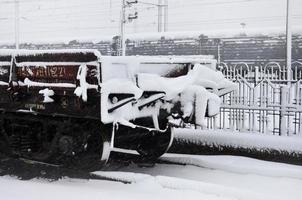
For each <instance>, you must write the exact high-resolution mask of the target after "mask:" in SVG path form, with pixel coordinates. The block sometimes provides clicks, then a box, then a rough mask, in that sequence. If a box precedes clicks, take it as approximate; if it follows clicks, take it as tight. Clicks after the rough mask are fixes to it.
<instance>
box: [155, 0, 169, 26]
mask: <svg viewBox="0 0 302 200" xmlns="http://www.w3.org/2000/svg"><path fill="white" fill-rule="evenodd" d="M156 6H157V10H158V11H157V16H158V17H157V31H158V32H163V31H164V32H165V31H167V30H168V27H167V24H168V0H158V4H157V5H156Z"/></svg>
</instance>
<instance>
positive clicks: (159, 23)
mask: <svg viewBox="0 0 302 200" xmlns="http://www.w3.org/2000/svg"><path fill="white" fill-rule="evenodd" d="M157 10H158V11H157V31H158V32H162V27H163V25H162V23H163V21H162V20H163V6H162V0H158V6H157Z"/></svg>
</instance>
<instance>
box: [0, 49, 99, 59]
mask: <svg viewBox="0 0 302 200" xmlns="http://www.w3.org/2000/svg"><path fill="white" fill-rule="evenodd" d="M60 53H67V54H73V53H83V54H87V53H93V54H94V55H95V56H96V57H98V58H100V57H101V53H100V52H99V51H98V50H96V49H46V50H44V49H43V50H27V49H18V50H16V49H0V56H7V55H15V56H27V55H39V54H60Z"/></svg>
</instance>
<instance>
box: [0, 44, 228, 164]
mask: <svg viewBox="0 0 302 200" xmlns="http://www.w3.org/2000/svg"><path fill="white" fill-rule="evenodd" d="M171 59H172V58H169V60H167V58H151V57H103V56H101V55H100V53H99V52H98V51H95V50H42V51H41V50H39V51H32V50H21V51H20V50H19V51H14V50H2V51H0V92H1V95H0V111H1V117H0V125H1V133H0V150H1V151H2V152H4V153H6V154H9V155H14V156H19V157H23V158H28V159H33V160H38V161H43V162H50V163H55V164H62V163H63V164H66V165H69V166H75V167H90V166H91V165H93V166H94V165H95V164H104V163H106V161H107V160H108V158H109V154H110V151H124V152H128V151H125V150H129V149H130V150H135V151H137V152H138V153H140V154H141V155H142V156H143V157H145V158H148V159H154V158H157V157H159V156H161V155H162V154H163V153H165V152H166V151H167V150H168V149H169V146H170V145H171V143H172V140H173V134H172V131H171V124H170V123H169V120H171V119H175V118H178V119H183V120H185V121H186V122H189V123H193V124H196V125H199V126H203V125H204V117H205V116H206V110H207V113H208V115H210V116H212V115H215V114H217V113H218V111H217V108H219V101H220V100H219V97H218V95H217V93H215V91H216V92H217V91H218V90H220V89H224V87H225V86H226V85H227V84H226V83H228V82H227V81H226V80H225V79H223V77H220V78H218V79H217V77H219V75H218V74H217V72H215V71H213V70H211V69H209V68H207V67H205V66H204V65H201V64H200V63H203V62H204V61H205V60H204V61H200V60H199V61H198V60H196V59H195V60H192V59H191V60H187V61H184V60H183V59H178V60H177V59H176V60H175V58H174V60H173V59H172V60H171ZM176 61H177V62H176ZM193 61H194V62H193ZM150 64H152V65H150ZM146 66H148V67H150V66H154V67H156V66H157V67H158V66H160V68H158V69H160V70H155V68H154V70H150V69H148V67H146ZM165 70H166V71H165ZM209 70H210V71H209ZM167 72H168V73H167ZM204 72H206V73H207V74H208V76H209V77H210V79H211V76H213V75H214V76H213V77H214V78H215V77H216V79H217V80H218V82H221V83H222V82H224V84H222V85H223V87H220V88H219V84H218V83H217V80H216V83H215V80H214V81H213V80H212V79H211V80H210V79H209V77H205V78H203V81H202V80H200V78H199V77H200V76H203V73H204ZM210 74H212V75H210ZM217 75H218V76H217ZM167 77H169V78H167ZM213 77H212V78H213ZM209 83H211V84H209ZM215 84H216V85H215ZM228 84H229V83H228ZM209 85H210V88H211V89H212V90H213V91H214V92H213V91H212V92H209V91H208V90H206V89H205V87H207V88H208V87H209ZM229 85H230V86H232V85H231V84H229Z"/></svg>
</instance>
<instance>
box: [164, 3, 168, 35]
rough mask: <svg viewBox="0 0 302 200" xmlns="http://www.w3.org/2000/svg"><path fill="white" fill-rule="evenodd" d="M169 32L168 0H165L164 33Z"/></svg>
mask: <svg viewBox="0 0 302 200" xmlns="http://www.w3.org/2000/svg"><path fill="white" fill-rule="evenodd" d="M167 31H168V0H165V5H164V32H167Z"/></svg>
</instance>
